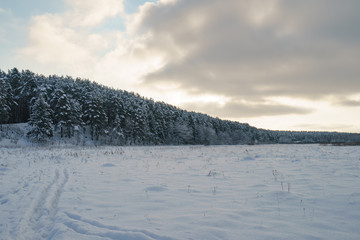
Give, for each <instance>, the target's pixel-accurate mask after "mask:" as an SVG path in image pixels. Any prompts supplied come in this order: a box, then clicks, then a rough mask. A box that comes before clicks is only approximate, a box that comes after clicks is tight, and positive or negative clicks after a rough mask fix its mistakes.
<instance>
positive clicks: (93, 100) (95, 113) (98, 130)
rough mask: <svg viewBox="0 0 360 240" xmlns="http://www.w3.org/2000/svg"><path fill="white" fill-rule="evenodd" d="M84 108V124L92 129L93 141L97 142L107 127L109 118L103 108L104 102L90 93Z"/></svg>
mask: <svg viewBox="0 0 360 240" xmlns="http://www.w3.org/2000/svg"><path fill="white" fill-rule="evenodd" d="M83 107H84V122H85V123H86V124H87V125H88V126H89V127H90V134H91V139H92V140H96V141H97V140H99V136H100V135H101V134H102V133H103V132H104V127H105V126H106V125H107V116H106V114H105V112H104V109H103V107H102V102H101V100H100V99H99V98H98V97H96V96H95V95H94V94H92V93H91V92H90V93H88V94H87V98H86V101H85V103H84V106H83Z"/></svg>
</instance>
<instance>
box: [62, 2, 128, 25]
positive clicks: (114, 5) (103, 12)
mask: <svg viewBox="0 0 360 240" xmlns="http://www.w3.org/2000/svg"><path fill="white" fill-rule="evenodd" d="M66 2H67V3H68V4H69V5H70V6H71V7H72V9H71V10H70V11H69V12H67V14H66V18H67V19H69V20H70V21H71V24H72V25H73V26H81V27H84V26H88V27H91V26H95V25H97V24H100V23H101V22H103V21H104V20H105V19H107V18H109V17H114V16H116V15H118V14H121V13H123V11H124V3H123V0H102V1H97V0H66Z"/></svg>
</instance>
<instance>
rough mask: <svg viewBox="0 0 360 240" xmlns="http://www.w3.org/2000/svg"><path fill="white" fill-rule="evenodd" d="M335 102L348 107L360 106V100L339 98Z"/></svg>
mask: <svg viewBox="0 0 360 240" xmlns="http://www.w3.org/2000/svg"><path fill="white" fill-rule="evenodd" d="M335 104H336V105H340V106H346V107H360V100H351V99H338V100H337V101H336V102H335Z"/></svg>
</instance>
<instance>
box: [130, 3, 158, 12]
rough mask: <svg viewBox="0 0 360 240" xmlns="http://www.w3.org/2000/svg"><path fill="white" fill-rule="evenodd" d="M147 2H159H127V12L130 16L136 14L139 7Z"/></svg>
mask: <svg viewBox="0 0 360 240" xmlns="http://www.w3.org/2000/svg"><path fill="white" fill-rule="evenodd" d="M146 2H157V0H125V1H124V5H125V12H126V13H128V14H131V13H134V12H136V11H137V10H138V8H139V6H141V5H143V4H144V3H146Z"/></svg>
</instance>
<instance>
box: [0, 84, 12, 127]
mask: <svg viewBox="0 0 360 240" xmlns="http://www.w3.org/2000/svg"><path fill="white" fill-rule="evenodd" d="M9 91H10V92H11V89H10V84H7V81H5V79H4V78H0V129H2V124H4V123H6V122H7V121H8V120H9V118H10V110H11V108H10V105H9V101H8V99H7V93H8V92H9Z"/></svg>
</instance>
